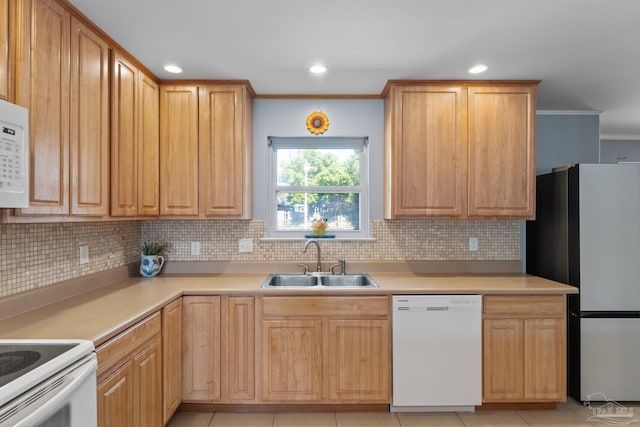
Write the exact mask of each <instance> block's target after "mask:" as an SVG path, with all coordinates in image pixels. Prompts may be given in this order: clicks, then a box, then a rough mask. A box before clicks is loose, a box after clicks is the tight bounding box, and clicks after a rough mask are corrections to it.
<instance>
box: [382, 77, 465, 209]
mask: <svg viewBox="0 0 640 427" xmlns="http://www.w3.org/2000/svg"><path fill="white" fill-rule="evenodd" d="M466 103H467V94H466V91H464V89H463V88H462V87H461V86H455V85H452V86H445V85H424V86H398V87H392V88H390V90H389V93H388V94H387V97H386V99H385V126H386V129H385V132H386V141H385V166H386V169H385V170H386V172H387V173H388V174H391V175H385V217H387V218H402V217H422V216H447V217H460V216H463V215H464V213H465V201H466V200H465V192H464V190H465V185H464V181H465V176H466V156H465V152H466V142H467V141H466V135H465V131H466Z"/></svg>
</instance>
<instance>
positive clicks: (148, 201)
mask: <svg viewBox="0 0 640 427" xmlns="http://www.w3.org/2000/svg"><path fill="white" fill-rule="evenodd" d="M138 76H139V83H138V88H139V97H138V99H139V101H140V102H139V104H138V108H137V111H138V132H137V137H138V188H137V192H138V215H141V216H157V215H158V214H159V213H160V87H159V86H158V84H157V83H156V82H155V81H153V79H151V78H150V77H149V76H147V75H146V74H144V73H142V72H140V73H139V74H138Z"/></svg>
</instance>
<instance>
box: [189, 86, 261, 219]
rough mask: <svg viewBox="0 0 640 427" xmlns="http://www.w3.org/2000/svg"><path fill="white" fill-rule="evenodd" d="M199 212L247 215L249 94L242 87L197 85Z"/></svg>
mask: <svg viewBox="0 0 640 427" xmlns="http://www.w3.org/2000/svg"><path fill="white" fill-rule="evenodd" d="M199 98H200V113H199V118H200V121H199V125H200V133H199V138H200V144H199V147H200V153H199V159H200V165H199V168H200V180H199V184H200V201H201V206H200V214H201V215H204V216H208V217H227V218H250V217H251V214H252V212H251V198H252V197H251V194H252V193H251V187H252V183H251V164H252V161H251V146H252V144H253V141H252V135H251V122H252V114H251V112H252V104H251V97H250V96H249V94H248V91H247V89H246V88H245V87H244V86H239V85H235V86H203V87H201V88H200V95H199Z"/></svg>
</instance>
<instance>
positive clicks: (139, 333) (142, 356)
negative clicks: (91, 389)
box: [96, 313, 164, 427]
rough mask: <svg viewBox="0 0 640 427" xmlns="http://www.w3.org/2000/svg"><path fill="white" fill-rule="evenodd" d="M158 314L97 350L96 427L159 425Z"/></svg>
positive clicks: (160, 386)
mask: <svg viewBox="0 0 640 427" xmlns="http://www.w3.org/2000/svg"><path fill="white" fill-rule="evenodd" d="M160 331H161V329H160V314H159V313H155V314H153V315H151V316H149V317H147V318H146V319H145V320H143V321H141V322H139V323H138V324H136V325H134V326H132V327H131V328H129V329H127V330H126V331H124V332H122V333H121V334H119V335H118V336H116V337H115V338H112V339H111V340H109V341H108V342H106V343H105V344H103V345H101V346H100V347H98V348H97V350H96V353H97V356H98V372H97V376H98V393H97V394H98V402H97V403H98V426H100V427H106V426H114V427H115V426H117V427H121V426H132V427H135V426H150V427H152V426H162V425H164V423H163V419H162V347H161V335H160Z"/></svg>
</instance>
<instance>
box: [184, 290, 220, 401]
mask: <svg viewBox="0 0 640 427" xmlns="http://www.w3.org/2000/svg"><path fill="white" fill-rule="evenodd" d="M182 322H183V325H182V356H183V360H182V377H183V379H182V381H183V382H182V384H183V388H182V399H183V401H184V402H210V403H213V402H220V400H221V390H220V384H221V382H220V375H221V369H220V297H219V296H184V297H182Z"/></svg>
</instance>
